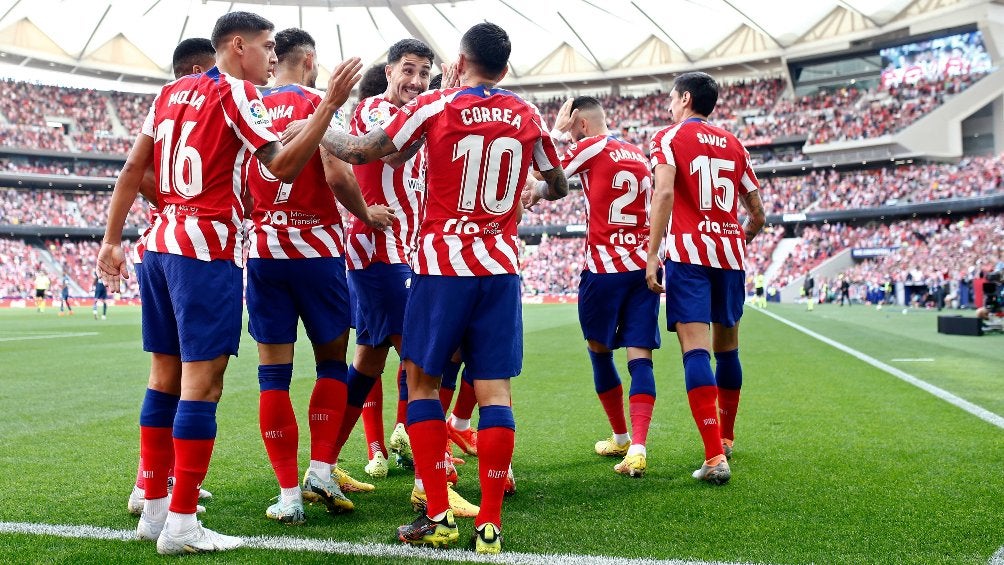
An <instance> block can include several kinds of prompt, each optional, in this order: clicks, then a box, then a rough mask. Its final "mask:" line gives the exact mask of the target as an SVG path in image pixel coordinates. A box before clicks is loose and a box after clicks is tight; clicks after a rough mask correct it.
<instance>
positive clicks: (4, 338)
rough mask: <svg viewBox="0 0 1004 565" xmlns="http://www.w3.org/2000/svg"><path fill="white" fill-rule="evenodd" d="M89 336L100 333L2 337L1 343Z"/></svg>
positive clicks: (0, 338)
mask: <svg viewBox="0 0 1004 565" xmlns="http://www.w3.org/2000/svg"><path fill="white" fill-rule="evenodd" d="M87 335H98V332H71V333H62V334H43V335H21V336H17V337H0V341H25V340H29V339H56V338H59V337H83V336H87Z"/></svg>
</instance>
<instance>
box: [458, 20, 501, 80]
mask: <svg viewBox="0 0 1004 565" xmlns="http://www.w3.org/2000/svg"><path fill="white" fill-rule="evenodd" d="M460 51H461V52H462V53H463V54H464V55H465V56H466V57H467V60H468V61H470V62H471V63H472V64H474V66H476V67H477V68H478V69H480V70H481V72H483V73H485V74H487V75H489V76H493V77H494V76H498V75H500V74H502V71H504V70H505V69H506V65H508V64H509V54H510V53H511V52H512V43H510V41H509V34H507V33H506V32H505V30H504V29H502V28H501V27H499V26H497V25H495V24H493V23H491V22H482V23H480V24H476V25H474V26H473V27H471V29H469V30H467V32H466V33H464V36H463V37H461V38H460Z"/></svg>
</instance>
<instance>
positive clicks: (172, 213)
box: [143, 67, 279, 265]
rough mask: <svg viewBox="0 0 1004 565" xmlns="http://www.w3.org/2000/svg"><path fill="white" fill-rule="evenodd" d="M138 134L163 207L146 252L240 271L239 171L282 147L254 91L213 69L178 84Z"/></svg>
mask: <svg viewBox="0 0 1004 565" xmlns="http://www.w3.org/2000/svg"><path fill="white" fill-rule="evenodd" d="M143 134H145V135H148V136H150V137H152V138H153V140H154V150H153V155H154V172H155V174H156V177H157V183H158V184H157V187H158V199H157V200H158V203H159V204H160V207H161V212H160V214H159V215H158V216H157V221H156V222H155V223H154V225H153V231H152V232H151V233H150V235H149V237H147V240H146V247H147V249H148V250H150V251H156V252H158V253H171V254H174V255H183V256H185V257H192V258H194V259H199V260H202V261H211V260H213V259H224V260H227V261H233V262H235V263H236V264H237V265H243V263H244V260H243V256H242V255H243V252H242V248H243V241H242V239H243V235H242V231H241V224H242V222H243V220H244V213H245V212H244V204H243V202H242V198H241V197H242V195H243V187H244V185H243V182H242V173H243V168H244V165H245V163H246V162H247V160H248V158H250V157H251V155H253V154H254V152H255V151H257V150H258V149H259V148H261V147H263V146H265V145H267V144H268V143H271V142H273V141H278V140H279V138H278V136H277V135H276V133H275V130H274V129H273V128H272V120H271V118H270V117H269V114H268V110H267V109H266V108H265V104H264V103H262V101H261V98H260V97H259V96H258V91H257V90H255V87H254V85H252V84H251V83H250V82H247V81H244V80H239V79H236V78H234V77H231V76H228V75H226V74H224V73H221V72H220V70H219V69H218V68H216V67H213V68H212V69H209V71H207V72H205V73H202V74H198V75H189V76H186V77H182V78H180V79H178V80H176V81H174V82H172V83H169V84H168V85H166V86H164V88H162V89H161V91H160V94H158V95H157V97H156V98H155V99H154V101H153V107H152V108H151V109H150V114H149V115H148V116H147V119H146V122H145V123H144V124H143Z"/></svg>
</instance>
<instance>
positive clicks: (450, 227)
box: [443, 216, 481, 235]
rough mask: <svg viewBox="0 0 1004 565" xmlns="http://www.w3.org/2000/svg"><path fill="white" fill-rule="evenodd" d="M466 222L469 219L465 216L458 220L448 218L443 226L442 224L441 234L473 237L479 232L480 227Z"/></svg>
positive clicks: (474, 223)
mask: <svg viewBox="0 0 1004 565" xmlns="http://www.w3.org/2000/svg"><path fill="white" fill-rule="evenodd" d="M468 220H469V218H468V217H467V216H460V219H459V220H458V219H457V218H450V219H449V220H446V223H445V224H443V232H444V233H454V234H457V235H460V234H466V235H473V234H476V233H478V232H480V231H481V226H479V225H478V224H477V223H476V222H470V221H468Z"/></svg>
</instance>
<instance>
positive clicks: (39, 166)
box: [0, 155, 121, 178]
mask: <svg viewBox="0 0 1004 565" xmlns="http://www.w3.org/2000/svg"><path fill="white" fill-rule="evenodd" d="M120 170H121V167H119V166H118V165H117V164H116V163H111V162H108V161H95V160H90V159H59V158H56V157H30V156H25V155H4V156H0V171H3V172H7V173H31V174H38V175H75V176H78V177H102V178H115V177H117V176H118V174H119V171H120Z"/></svg>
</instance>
